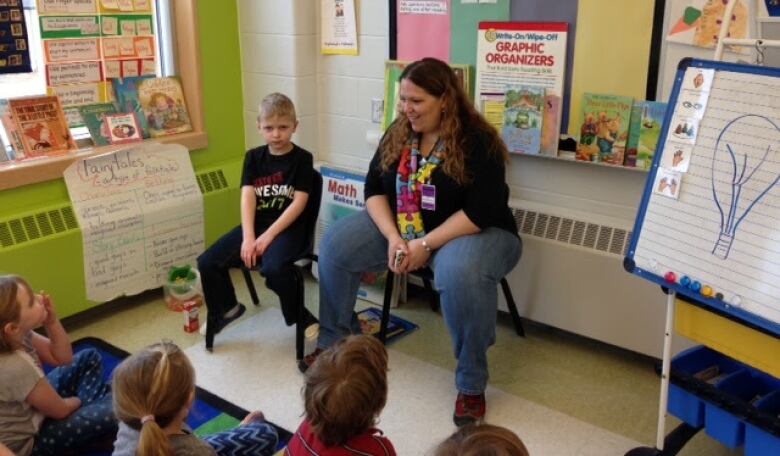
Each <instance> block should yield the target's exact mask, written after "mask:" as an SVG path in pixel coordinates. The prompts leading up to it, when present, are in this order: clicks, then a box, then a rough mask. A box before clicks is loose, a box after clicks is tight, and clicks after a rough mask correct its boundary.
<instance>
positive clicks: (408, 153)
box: [395, 135, 446, 241]
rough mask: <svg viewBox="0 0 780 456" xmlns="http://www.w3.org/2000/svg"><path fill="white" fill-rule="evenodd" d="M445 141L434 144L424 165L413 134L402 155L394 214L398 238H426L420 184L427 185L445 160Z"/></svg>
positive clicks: (418, 140)
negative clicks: (398, 233)
mask: <svg viewBox="0 0 780 456" xmlns="http://www.w3.org/2000/svg"><path fill="white" fill-rule="evenodd" d="M445 156H446V152H445V149H444V142H443V141H441V139H439V140H437V141H436V144H434V146H433V151H432V152H431V154H430V155H429V156H428V159H427V160H426V161H425V163H422V165H421V162H422V161H423V157H422V154H421V153H420V137H419V135H414V136H413V137H412V138H411V141H409V142H407V144H406V146H405V147H404V150H403V152H402V153H401V161H400V162H399V163H398V173H397V174H396V186H395V190H396V197H397V201H396V203H397V204H396V207H397V210H396V213H397V216H396V217H397V221H398V230H399V231H400V233H401V237H402V238H404V239H406V240H407V241H408V240H412V239H417V238H421V237H423V236H425V228H424V227H423V220H422V214H421V212H420V209H421V201H422V191H421V187H422V185H425V184H428V183H430V180H431V174H432V173H433V170H434V169H436V167H437V166H438V165H439V164H440V163H441V162H442V161H444V158H445Z"/></svg>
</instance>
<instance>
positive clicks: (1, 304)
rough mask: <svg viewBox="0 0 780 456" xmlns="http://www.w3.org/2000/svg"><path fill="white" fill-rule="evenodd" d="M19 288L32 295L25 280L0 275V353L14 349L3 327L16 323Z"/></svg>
mask: <svg viewBox="0 0 780 456" xmlns="http://www.w3.org/2000/svg"><path fill="white" fill-rule="evenodd" d="M19 288H25V289H26V290H27V294H28V295H29V296H33V291H32V288H31V287H30V284H29V283H27V281H26V280H24V279H23V278H21V277H19V276H17V275H10V274H9V275H2V276H0V353H8V352H10V351H13V350H14V347H13V346H12V345H11V342H10V341H9V340H8V339H6V334H5V328H6V325H8V324H9V323H18V322H19V317H20V314H21V309H22V308H21V306H20V305H19V300H18V299H17V296H16V295H17V293H18V291H19Z"/></svg>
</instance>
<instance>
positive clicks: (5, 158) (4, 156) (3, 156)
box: [0, 138, 11, 165]
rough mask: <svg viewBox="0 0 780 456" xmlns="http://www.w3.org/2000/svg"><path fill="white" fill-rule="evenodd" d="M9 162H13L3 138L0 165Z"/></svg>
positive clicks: (0, 149)
mask: <svg viewBox="0 0 780 456" xmlns="http://www.w3.org/2000/svg"><path fill="white" fill-rule="evenodd" d="M9 161H11V157H10V156H9V155H8V152H6V147H5V141H3V138H0V165H2V164H3V163H5V162H9Z"/></svg>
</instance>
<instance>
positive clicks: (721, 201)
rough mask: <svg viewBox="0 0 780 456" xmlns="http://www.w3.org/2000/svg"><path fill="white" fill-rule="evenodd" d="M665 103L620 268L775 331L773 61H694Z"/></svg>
mask: <svg viewBox="0 0 780 456" xmlns="http://www.w3.org/2000/svg"><path fill="white" fill-rule="evenodd" d="M669 106H670V109H673V112H672V113H667V121H666V122H665V124H664V125H665V128H664V131H663V132H662V133H661V134H662V136H661V138H666V139H665V143H664V147H663V151H662V153H661V155H660V156H659V157H657V158H656V162H655V163H654V167H653V170H652V172H651V175H650V177H649V178H648V187H647V189H646V191H645V194H644V197H643V201H642V206H641V208H640V213H639V215H638V217H637V224H636V227H635V230H634V232H635V234H634V239H633V241H632V245H631V248H630V250H629V254H628V256H627V259H626V261H627V267H629V269H631V266H633V271H632V272H634V273H636V274H638V275H640V276H645V277H646V278H649V279H651V280H654V281H656V282H658V283H661V284H664V285H666V286H670V287H671V288H673V289H675V290H676V291H678V292H680V293H683V294H685V295H688V296H690V297H692V298H694V299H696V300H697V301H699V302H701V303H704V304H707V305H710V306H713V307H716V308H718V309H720V310H722V311H725V312H727V313H731V314H734V315H735V316H737V317H739V318H741V319H743V320H746V321H749V322H750V323H753V324H755V325H758V326H760V327H762V328H764V329H766V330H769V331H771V332H774V333H780V184H778V181H780V70H777V69H768V68H758V67H751V66H745V65H737V64H726V63H717V62H708V61H698V60H692V61H690V62H689V66H688V67H687V68H682V69H680V70H679V71H678V74H677V80H676V81H675V88H674V91H673V93H672V98H671V100H670V105H669ZM697 110H699V111H700V112H698V113H697V112H696V111H697ZM686 132H688V133H686ZM683 163H684V164H685V166H682V165H683ZM664 166H669V167H672V166H679V167H681V171H680V172H676V171H673V170H672V169H671V168H666V167H664ZM662 179H667V180H665V181H663V180H662ZM675 179H676V180H675ZM672 183H674V184H675V187H674V188H672V189H671V191H670V186H671V184H672ZM632 263H633V264H632ZM670 273H672V274H671V275H670Z"/></svg>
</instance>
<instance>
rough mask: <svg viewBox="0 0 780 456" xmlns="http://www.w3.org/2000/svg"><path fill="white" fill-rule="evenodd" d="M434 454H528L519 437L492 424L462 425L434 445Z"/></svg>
mask: <svg viewBox="0 0 780 456" xmlns="http://www.w3.org/2000/svg"><path fill="white" fill-rule="evenodd" d="M434 456H529V455H528V450H527V449H526V448H525V445H523V441H522V440H520V437H518V436H517V435H515V433H514V432H512V431H510V430H509V429H506V428H503V427H501V426H494V425H492V424H469V425H467V426H463V427H461V428H460V429H458V430H457V431H455V433H454V434H452V435H451V436H450V437H449V438H447V440H445V441H443V442H442V443H440V444H439V446H438V447H436V451H435V452H434Z"/></svg>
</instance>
